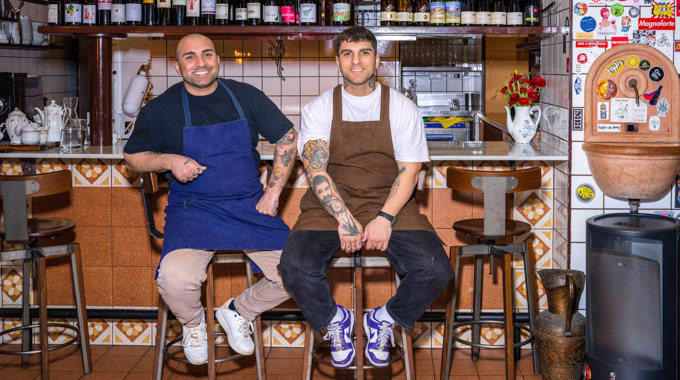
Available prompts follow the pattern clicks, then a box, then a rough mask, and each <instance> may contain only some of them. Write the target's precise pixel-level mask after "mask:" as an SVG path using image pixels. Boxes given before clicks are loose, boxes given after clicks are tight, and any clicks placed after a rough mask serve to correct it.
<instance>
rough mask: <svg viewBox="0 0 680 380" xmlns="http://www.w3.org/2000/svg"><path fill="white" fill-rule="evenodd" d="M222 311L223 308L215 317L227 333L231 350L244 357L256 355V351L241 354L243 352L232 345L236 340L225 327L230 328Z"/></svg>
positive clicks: (218, 310)
mask: <svg viewBox="0 0 680 380" xmlns="http://www.w3.org/2000/svg"><path fill="white" fill-rule="evenodd" d="M221 311H222V310H221V308H219V309H217V311H216V312H215V317H216V318H217V321H218V322H219V323H220V326H222V330H224V331H225V332H226V333H227V342H228V343H229V347H231V349H232V350H234V351H236V353H238V354H239V355H243V356H250V355H252V354H253V353H255V350H253V351H251V352H247V351H243V352H241V351H239V350H237V349H236V347H234V346H232V345H231V341H232V340H234V338H233V337H232V336H231V331H229V329H228V328H226V327H225V326H228V325H227V320H226V319H225V318H224V317H223V316H222V313H221Z"/></svg>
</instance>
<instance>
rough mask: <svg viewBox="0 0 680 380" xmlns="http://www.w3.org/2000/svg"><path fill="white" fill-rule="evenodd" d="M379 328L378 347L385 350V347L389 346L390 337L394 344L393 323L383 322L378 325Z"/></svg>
mask: <svg viewBox="0 0 680 380" xmlns="http://www.w3.org/2000/svg"><path fill="white" fill-rule="evenodd" d="M378 330H379V332H378V349H379V350H381V351H384V350H385V347H386V346H387V340H388V339H390V342H392V346H394V333H393V330H392V325H391V324H389V323H387V322H383V323H381V324H380V326H379V327H378Z"/></svg>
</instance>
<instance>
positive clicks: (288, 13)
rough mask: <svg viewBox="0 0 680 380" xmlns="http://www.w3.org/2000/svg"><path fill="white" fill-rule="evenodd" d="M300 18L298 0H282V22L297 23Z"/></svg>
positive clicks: (287, 23) (284, 23)
mask: <svg viewBox="0 0 680 380" xmlns="http://www.w3.org/2000/svg"><path fill="white" fill-rule="evenodd" d="M299 18H300V15H299V14H298V9H297V0H281V23H282V24H283V25H297V23H298V21H299V20H298V19H299Z"/></svg>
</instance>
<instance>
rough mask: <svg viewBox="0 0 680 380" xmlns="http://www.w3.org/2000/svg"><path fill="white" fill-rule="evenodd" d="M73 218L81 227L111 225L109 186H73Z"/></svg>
mask: <svg viewBox="0 0 680 380" xmlns="http://www.w3.org/2000/svg"><path fill="white" fill-rule="evenodd" d="M71 191H72V192H73V195H72V201H73V220H74V221H75V222H76V225H78V226H83V227H104V226H110V225H111V188H110V187H74V188H73V189H72V190H71Z"/></svg>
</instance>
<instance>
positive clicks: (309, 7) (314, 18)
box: [300, 0, 319, 25]
mask: <svg viewBox="0 0 680 380" xmlns="http://www.w3.org/2000/svg"><path fill="white" fill-rule="evenodd" d="M300 25H319V5H318V4H317V2H316V0H301V1H300Z"/></svg>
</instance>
